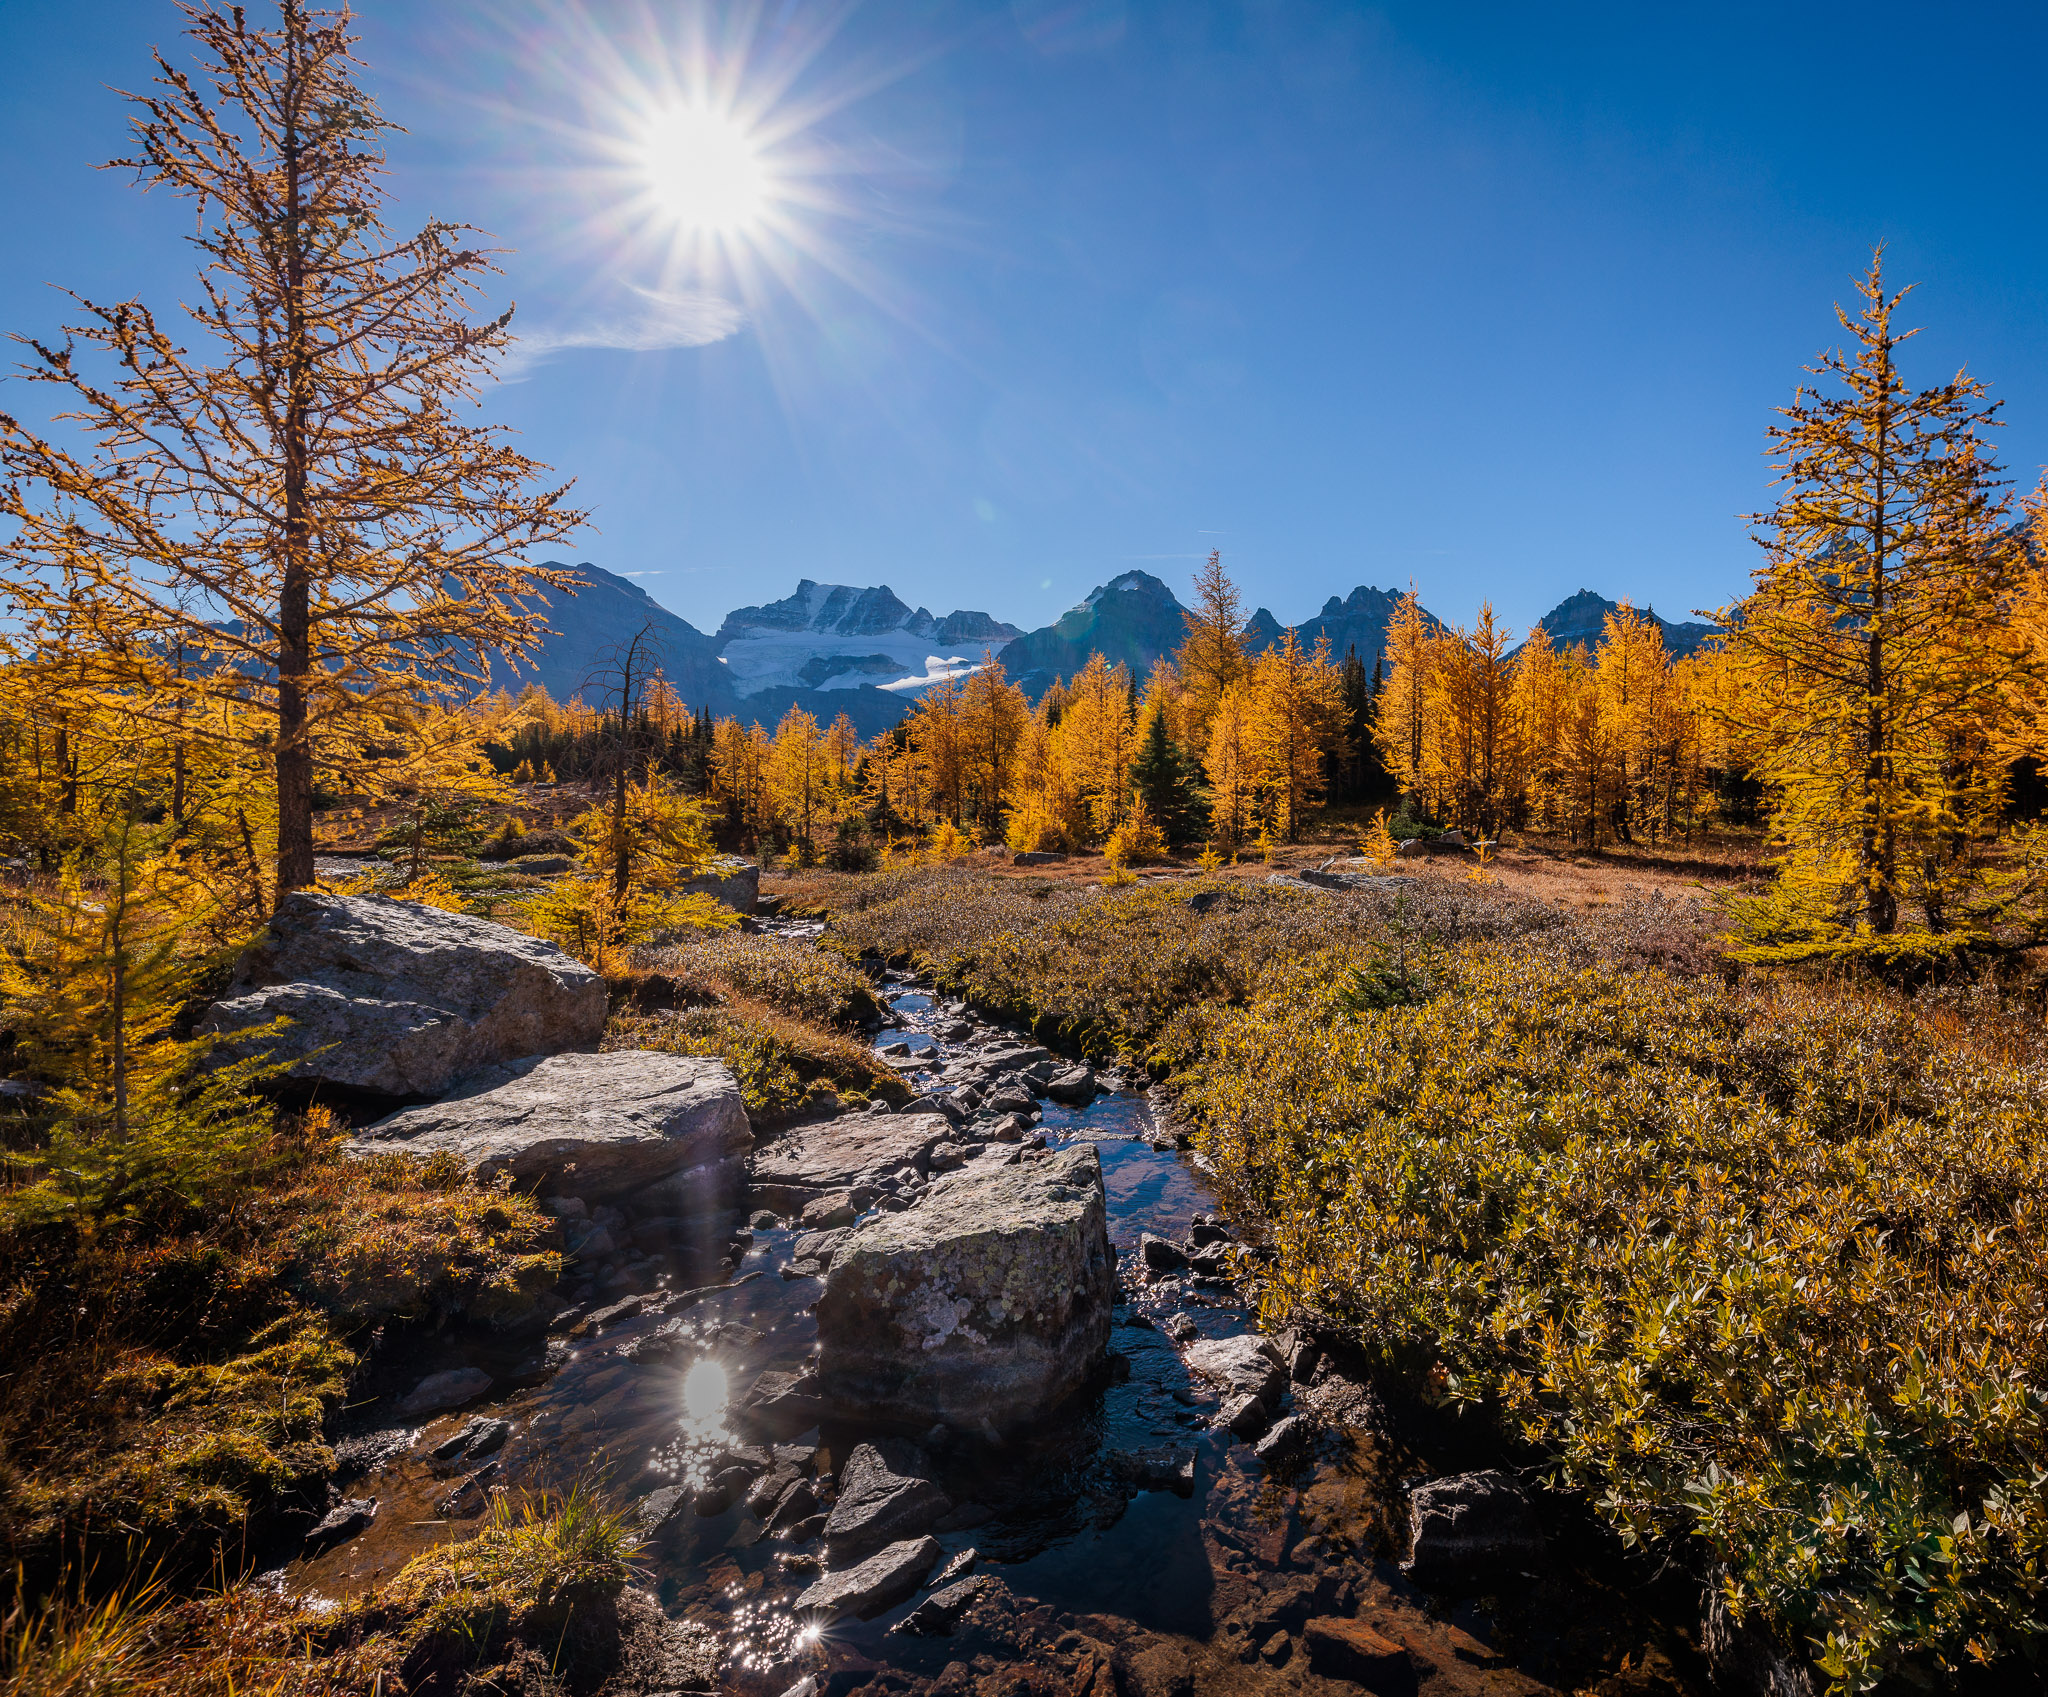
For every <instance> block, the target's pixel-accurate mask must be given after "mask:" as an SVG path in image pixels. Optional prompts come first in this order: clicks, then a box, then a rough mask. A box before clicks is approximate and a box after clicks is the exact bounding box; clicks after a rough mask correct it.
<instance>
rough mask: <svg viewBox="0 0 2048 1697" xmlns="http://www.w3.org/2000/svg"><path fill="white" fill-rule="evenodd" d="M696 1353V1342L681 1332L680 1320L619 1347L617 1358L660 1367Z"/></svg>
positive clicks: (687, 1334) (663, 1325)
mask: <svg viewBox="0 0 2048 1697" xmlns="http://www.w3.org/2000/svg"><path fill="white" fill-rule="evenodd" d="M695 1352H696V1340H695V1339H693V1338H692V1337H691V1336H690V1334H689V1333H688V1332H686V1331H684V1330H683V1323H682V1321H680V1320H669V1321H666V1322H664V1323H663V1324H662V1325H660V1326H657V1327H656V1328H655V1329H654V1330H653V1331H651V1332H643V1333H642V1334H641V1335H640V1336H639V1337H637V1338H634V1339H633V1340H632V1341H631V1342H630V1343H624V1344H621V1345H620V1346H619V1357H620V1359H621V1360H624V1361H632V1362H637V1363H638V1364H639V1365H641V1366H643V1367H660V1366H665V1365H667V1364H668V1363H669V1362H672V1361H674V1360H675V1359H676V1358H677V1357H678V1356H683V1355H691V1354H694V1353H695Z"/></svg>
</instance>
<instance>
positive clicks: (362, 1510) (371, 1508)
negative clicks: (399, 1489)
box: [306, 1497, 377, 1549]
mask: <svg viewBox="0 0 2048 1697" xmlns="http://www.w3.org/2000/svg"><path fill="white" fill-rule="evenodd" d="M376 1518H377V1499H376V1498H375V1497H369V1498H363V1497H350V1498H348V1499H347V1500H346V1501H343V1502H338V1503H336V1504H335V1505H334V1507H332V1508H331V1509H329V1510H328V1511H327V1515H326V1518H325V1519H323V1520H321V1521H320V1522H319V1524H317V1525H316V1526H314V1527H313V1528H312V1529H311V1530H310V1531H309V1532H307V1534H306V1542H307V1543H308V1544H309V1545H312V1546H314V1547H316V1548H319V1549H328V1548H331V1547H332V1546H334V1545H336V1544H344V1543H346V1542H348V1540H349V1539H351V1538H353V1537H355V1536H356V1534H357V1533H359V1532H367V1531H368V1530H369V1529H370V1522H371V1521H373V1520H375V1519H376Z"/></svg>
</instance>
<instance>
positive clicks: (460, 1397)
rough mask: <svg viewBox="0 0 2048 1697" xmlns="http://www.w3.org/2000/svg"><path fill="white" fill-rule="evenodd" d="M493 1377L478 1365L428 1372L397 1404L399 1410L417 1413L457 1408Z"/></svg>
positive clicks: (479, 1393) (488, 1385) (477, 1394)
mask: <svg viewBox="0 0 2048 1697" xmlns="http://www.w3.org/2000/svg"><path fill="white" fill-rule="evenodd" d="M492 1383H493V1380H492V1378H491V1376H490V1374H488V1373H486V1372H485V1371H484V1370H483V1369H482V1368H481V1367H451V1368H449V1369H448V1370H447V1371H446V1372H445V1373H429V1374H428V1375H427V1376H426V1377H425V1378H424V1379H422V1380H421V1381H420V1382H419V1383H418V1384H416V1385H414V1386H413V1388H412V1391H411V1393H410V1394H409V1395H408V1396H407V1397H406V1399H405V1400H404V1401H403V1402H401V1403H400V1404H399V1405H398V1412H399V1413H400V1414H405V1415H411V1416H414V1417H417V1416H419V1415H422V1414H438V1413H440V1412H441V1410H442V1409H444V1408H460V1407H461V1406H462V1404H464V1403H465V1402H474V1401H475V1400H476V1399H477V1398H478V1397H480V1396H482V1395H483V1394H484V1392H485V1391H487V1390H489V1389H490V1388H491V1385H492Z"/></svg>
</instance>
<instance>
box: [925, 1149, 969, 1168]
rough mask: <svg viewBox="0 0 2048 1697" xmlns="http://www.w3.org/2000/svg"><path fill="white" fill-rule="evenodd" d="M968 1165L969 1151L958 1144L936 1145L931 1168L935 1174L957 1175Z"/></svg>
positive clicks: (933, 1150)
mask: <svg viewBox="0 0 2048 1697" xmlns="http://www.w3.org/2000/svg"><path fill="white" fill-rule="evenodd" d="M966 1165H967V1151H966V1150H965V1149H963V1148H961V1147H960V1145H959V1144H957V1143H934V1144H933V1145H932V1153H931V1168H932V1171H933V1172H935V1173H957V1172H958V1171H959V1170H960V1169H961V1168H962V1167H964V1166H966Z"/></svg>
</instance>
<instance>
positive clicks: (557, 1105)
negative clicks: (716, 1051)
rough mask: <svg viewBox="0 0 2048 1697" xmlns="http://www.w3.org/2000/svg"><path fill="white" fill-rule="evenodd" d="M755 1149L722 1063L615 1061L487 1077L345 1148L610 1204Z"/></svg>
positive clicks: (637, 1057)
mask: <svg viewBox="0 0 2048 1697" xmlns="http://www.w3.org/2000/svg"><path fill="white" fill-rule="evenodd" d="M752 1142H753V1132H752V1130H751V1129H750V1128H749V1126H748V1124H747V1112H746V1109H745V1107H744V1106H743V1105H742V1103H741V1101H740V1091H739V1086H738V1085H737V1084H736V1083H734V1082H733V1076H732V1071H731V1069H730V1068H729V1067H727V1066H726V1064H725V1063H724V1062H723V1061H716V1060H708V1059H705V1058H704V1057H702V1056H697V1055H668V1054H663V1053H661V1052H659V1051H658V1050H654V1049H621V1050H617V1051H615V1052H613V1053H611V1054H607V1055H549V1056H546V1057H544V1058H536V1059H531V1060H526V1061H521V1062H518V1063H516V1064H515V1065H513V1066H509V1067H494V1068H491V1069H489V1070H487V1071H485V1072H483V1073H480V1074H477V1075H474V1076H472V1077H471V1078H469V1079H466V1080H464V1082H463V1084H462V1085H461V1086H460V1087H459V1088H458V1090H457V1091H456V1093H455V1094H453V1095H451V1096H449V1097H447V1098H446V1099H445V1100H443V1101H439V1102H430V1103H427V1104H426V1105H425V1106H423V1107H418V1108H405V1109H401V1110H400V1111H399V1112H398V1113H395V1114H390V1115H387V1116H386V1117H385V1118H383V1119H381V1120H379V1121H377V1123H376V1124H375V1125H372V1126H370V1127H369V1128H368V1129H367V1130H365V1131H364V1132H363V1134H362V1135H361V1136H360V1137H356V1138H353V1139H351V1140H350V1142H349V1144H348V1148H349V1150H350V1151H351V1152H352V1153H356V1154H363V1153H369V1152H372V1151H388V1150H392V1149H402V1150H406V1151H408V1152H410V1153H413V1154H420V1155H435V1154H442V1153H446V1154H451V1155H454V1156H455V1157H456V1158H457V1159H459V1160H460V1161H461V1162H462V1163H463V1164H464V1165H465V1166H466V1167H468V1169H469V1170H470V1171H471V1172H472V1173H473V1174H475V1175H476V1176H477V1177H478V1178H480V1179H493V1178H496V1177H498V1176H499V1175H500V1174H506V1175H509V1176H510V1178H511V1180H512V1182H513V1184H514V1185H515V1186H516V1187H517V1188H518V1189H520V1190H535V1189H537V1190H539V1191H540V1193H541V1194H543V1195H574V1196H579V1197H581V1198H583V1199H584V1200H585V1201H586V1202H609V1201H616V1200H619V1199H621V1198H626V1197H631V1196H636V1195H638V1194H639V1193H641V1192H643V1191H646V1190H648V1189H649V1188H650V1187H652V1186H655V1185H656V1184H658V1183H659V1182H660V1181H662V1180H664V1179H667V1178H669V1177H671V1176H672V1175H674V1174H676V1173H680V1172H684V1171H686V1170H698V1169H703V1168H707V1167H715V1166H717V1165H718V1164H719V1163H721V1162H726V1161H730V1160H734V1159H736V1158H737V1157H738V1156H739V1155H741V1154H742V1153H743V1152H744V1151H745V1150H746V1149H747V1148H748V1147H750V1146H751V1144H752ZM571 1169H573V1170H571Z"/></svg>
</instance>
